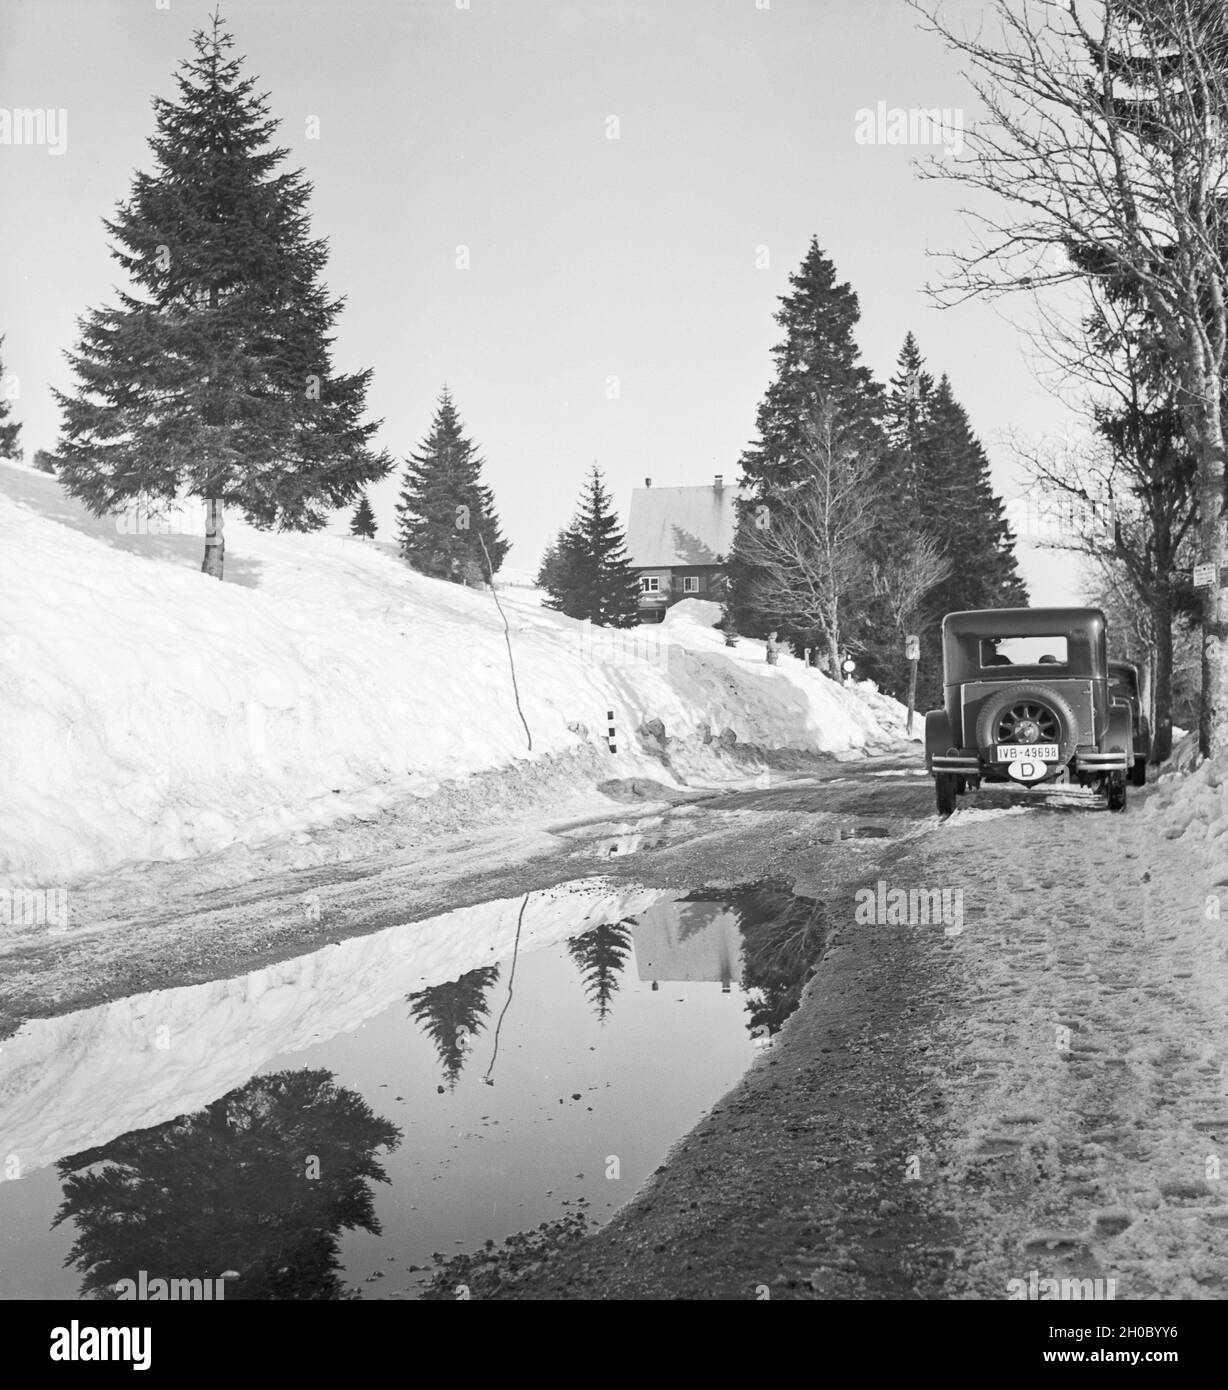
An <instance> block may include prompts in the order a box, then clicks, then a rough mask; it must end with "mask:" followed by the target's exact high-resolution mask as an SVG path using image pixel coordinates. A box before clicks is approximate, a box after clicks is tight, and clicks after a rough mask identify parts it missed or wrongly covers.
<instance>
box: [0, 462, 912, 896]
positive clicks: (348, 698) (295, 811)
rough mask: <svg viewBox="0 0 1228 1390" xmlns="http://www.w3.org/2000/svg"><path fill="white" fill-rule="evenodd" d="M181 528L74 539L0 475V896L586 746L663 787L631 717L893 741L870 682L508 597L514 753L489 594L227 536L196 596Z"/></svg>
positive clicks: (813, 738) (673, 619)
mask: <svg viewBox="0 0 1228 1390" xmlns="http://www.w3.org/2000/svg"><path fill="white" fill-rule="evenodd" d="M188 523H189V524H185V522H184V519H183V518H178V519H175V520H174V521H173V523H172V524H171V525H170V527H169V528H167V527H161V528H159V527H157V526H154V527H152V528H151V527H149V526H145V525H142V526H133V525H132V524H131V523H130V522H125V521H122V520H117V518H114V517H107V518H101V519H97V518H93V517H91V516H89V514H88V513H87V512H86V511H85V510H84V509H83V508H82V507H81V506H80V505H79V504H78V503H76V502H75V501H74V500H73V499H71V498H69V497H67V496H66V495H65V494H64V493H63V491H62V489H61V488H60V486H59V484H58V482H57V481H56V480H55V479H54V478H53V477H50V476H49V475H46V474H42V473H38V472H35V471H34V470H31V469H26V468H23V467H20V466H16V465H4V464H0V593H2V594H3V596H4V599H3V605H2V608H0V740H2V756H3V762H4V769H5V783H6V788H5V796H4V798H3V802H2V804H0V882H3V883H5V884H8V885H13V886H16V885H30V884H46V883H48V882H52V883H54V882H57V881H59V882H63V881H64V880H66V879H71V878H73V877H75V876H79V875H82V874H88V873H96V872H99V871H102V870H105V869H108V868H111V867H113V866H115V865H117V864H119V863H121V862H125V861H134V860H138V861H148V860H186V859H190V858H192V857H195V856H199V855H202V854H208V853H213V852H215V851H217V850H220V849H223V848H225V847H227V846H231V845H236V844H243V845H256V844H262V843H265V842H268V841H270V840H272V839H274V838H275V837H279V836H287V835H300V836H301V835H304V834H306V833H307V832H309V831H310V829H311V828H312V827H315V826H322V825H328V824H332V823H335V822H337V821H339V820H341V819H343V818H345V817H350V816H369V815H371V814H373V813H375V812H377V811H379V810H381V809H384V808H387V807H389V806H392V805H394V804H395V803H397V802H398V801H403V800H404V799H405V798H406V797H407V796H411V795H419V796H427V795H430V794H431V793H432V792H433V791H435V790H436V789H437V788H438V787H439V785H440V783H441V781H443V780H444V779H457V778H463V777H465V776H466V775H468V774H471V773H474V772H477V771H479V770H489V769H500V768H507V767H510V766H512V765H514V764H515V763H516V762H517V761H519V760H522V759H525V758H528V757H532V758H535V759H536V758H541V757H543V756H549V755H559V754H567V753H573V752H575V751H576V750H577V749H578V748H580V747H581V746H582V745H583V744H585V743H587V744H590V745H594V746H595V747H596V748H598V749H600V750H601V752H602V756H603V758H608V766H609V776H610V777H612V778H613V777H628V776H652V777H655V778H656V779H657V780H668V773H667V772H666V771H663V766H662V763H661V760H660V757H659V756H655V757H654V756H653V754H652V753H651V751H650V750H649V749H648V748H647V747H646V746H643V745H641V743H640V742H639V740H637V738H636V737H635V734H636V731H637V730H639V729H640V728H641V726H643V725H645V724H646V723H647V722H648V721H652V720H660V721H661V722H662V723H663V725H664V727H665V730H666V734H667V735H668V736H669V737H670V738H674V739H685V740H695V741H696V742H698V741H700V740H703V739H709V738H711V739H719V738H720V737H721V736H722V735H723V736H724V737H725V739H726V740H729V739H730V738H731V737H732V736H735V735H736V739H737V741H739V742H741V743H744V744H746V743H749V744H753V745H758V746H760V747H763V748H768V749H778V748H797V749H806V750H813V751H824V752H831V753H840V752H848V751H850V750H857V749H860V750H865V749H871V748H880V747H884V746H887V745H889V744H891V743H892V742H894V741H895V739H896V738H898V737H899V736H900V735H901V733H902V723H903V713H904V712H903V709H902V707H901V706H900V705H898V704H897V703H896V702H895V701H892V700H887V699H885V698H884V697H883V696H881V695H879V694H878V693H877V692H876V691H875V690H874V688H873V687H872V686H870V685H865V686H860V687H858V688H856V689H844V688H842V687H840V686H839V685H837V684H836V683H835V682H833V681H831V680H829V679H827V678H826V677H825V676H823V675H821V674H820V673H819V672H817V671H815V670H810V669H808V668H806V667H805V666H804V665H803V664H802V663H801V662H799V661H796V660H794V659H793V658H791V657H787V656H784V655H782V657H781V660H780V664H779V665H777V666H768V665H767V664H766V662H765V661H764V660H763V646H762V644H761V643H753V642H748V641H744V642H742V643H740V644H739V646H738V647H736V648H733V649H730V648H726V647H724V645H723V643H722V640H721V638H720V635H719V634H718V633H715V632H713V631H712V630H711V628H710V626H706V625H705V624H708V623H710V622H711V621H712V618H713V616H714V613H713V612H712V611H711V609H712V606H711V605H703V604H700V603H697V602H688V603H684V604H680V605H678V607H677V608H675V609H674V610H673V611H672V612H671V614H670V620H669V622H668V623H667V624H664V625H662V628H661V629H659V630H656V629H637V630H634V631H632V632H628V633H618V632H612V631H609V630H605V629H600V628H592V627H591V626H589V625H586V624H581V623H577V622H574V621H572V620H571V619H568V618H565V617H563V616H562V615H561V614H557V613H553V612H550V611H549V610H547V609H543V608H541V607H540V606H539V603H538V597H537V595H536V594H535V592H534V591H533V590H532V589H531V588H528V587H525V586H515V585H513V586H510V587H509V588H507V589H502V590H500V598H501V601H502V602H503V605H504V609H505V611H506V613H507V615H508V620H509V622H510V625H511V638H512V648H513V652H514V655H515V663H516V680H517V684H518V688H519V695H520V701H521V705H522V707H523V712H524V719H525V722H527V724H528V727H529V730H530V731H531V734H532V750H531V753H530V751H529V748H528V739H527V736H526V732H525V727H524V724H523V723H522V722H521V718H520V715H519V713H518V712H517V707H516V701H515V698H514V694H513V688H512V680H511V676H510V673H509V666H508V651H507V645H506V639H505V635H504V626H503V619H502V617H501V615H500V613H499V611H498V609H497V608H496V606H495V603H494V601H493V599H492V596H491V594H490V593H489V592H487V591H477V590H471V589H466V588H463V587H460V586H457V585H454V584H448V583H443V582H440V581H437V580H431V579H426V578H424V577H422V576H421V575H417V574H415V573H414V572H412V571H411V570H409V569H407V568H406V567H405V566H403V565H402V564H400V563H399V562H398V561H397V560H396V559H395V558H394V557H392V556H391V555H389V554H388V553H387V551H386V550H385V549H384V548H383V547H382V546H380V545H372V544H370V543H369V542H364V541H361V540H355V539H350V538H342V537H338V536H329V535H319V534H317V535H311V536H305V535H279V534H267V533H262V532H258V531H256V530H254V529H252V528H250V527H247V526H245V525H243V524H241V523H239V522H237V521H228V522H227V526H226V578H227V581H228V582H226V583H224V584H219V583H217V582H216V581H215V580H211V579H207V578H206V577H205V576H203V575H202V574H201V573H200V569H199V567H200V556H201V540H200V534H199V532H200V526H199V524H191V518H189V519H188ZM159 531H161V532H163V533H159ZM610 711H613V716H614V718H613V723H614V728H615V733H616V739H617V744H616V746H617V750H618V751H617V753H616V754H614V755H609V754H607V753H606V752H605V749H606V730H607V726H608V722H609V721H608V718H607V716H608V714H609V712H610Z"/></svg>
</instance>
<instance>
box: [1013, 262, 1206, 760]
mask: <svg viewBox="0 0 1228 1390" xmlns="http://www.w3.org/2000/svg"><path fill="white" fill-rule="evenodd" d="M1089 290H1090V294H1091V300H1092V311H1091V313H1090V314H1088V315H1086V316H1085V317H1084V318H1083V319H1082V320H1081V321H1080V322H1079V324H1077V325H1072V324H1069V323H1066V322H1063V321H1061V320H1059V319H1057V318H1056V317H1053V316H1047V317H1046V320H1045V322H1046V333H1045V336H1044V339H1043V340H1040V341H1038V346H1039V348H1040V350H1041V351H1042V352H1043V353H1044V355H1045V356H1046V357H1047V358H1048V359H1049V360H1050V361H1051V362H1052V363H1054V364H1055V365H1056V366H1058V367H1059V368H1061V369H1062V370H1063V371H1064V372H1065V373H1067V374H1069V375H1071V376H1073V377H1075V378H1076V379H1077V380H1079V381H1081V382H1082V383H1083V384H1084V385H1085V386H1086V387H1088V388H1090V391H1089V392H1085V393H1084V395H1083V398H1082V399H1081V400H1080V401H1079V403H1078V406H1079V408H1080V409H1081V410H1083V412H1084V413H1085V414H1087V415H1088V416H1089V417H1090V418H1091V421H1092V422H1093V427H1094V433H1093V435H1092V436H1091V438H1090V440H1089V441H1088V442H1087V443H1086V444H1083V443H1080V444H1079V445H1077V446H1073V447H1071V446H1067V447H1065V448H1061V449H1057V450H1054V449H1036V448H1029V447H1026V446H1022V445H1020V444H1018V443H1017V444H1016V453H1017V454H1018V455H1019V457H1020V458H1021V460H1022V461H1023V463H1024V465H1025V467H1026V468H1027V470H1028V472H1029V473H1030V474H1031V475H1032V478H1033V480H1034V481H1035V482H1036V483H1037V484H1038V485H1039V486H1040V488H1041V489H1042V490H1044V491H1045V492H1047V493H1049V494H1065V495H1066V497H1068V498H1070V499H1073V500H1074V501H1076V502H1077V503H1079V504H1081V511H1082V514H1083V517H1084V518H1085V519H1087V520H1094V521H1096V522H1098V523H1099V524H1091V525H1082V526H1079V525H1076V526H1072V527H1069V528H1064V529H1063V534H1062V535H1060V536H1058V537H1045V536H1043V535H1042V536H1041V537H1040V538H1039V539H1040V542H1041V544H1049V545H1053V546H1055V547H1058V548H1064V549H1072V550H1076V551H1078V552H1080V553H1082V554H1083V555H1085V556H1087V557H1088V558H1089V559H1090V560H1091V562H1092V565H1093V567H1094V571H1095V572H1096V574H1097V578H1096V580H1095V581H1094V587H1096V588H1097V589H1098V590H1099V589H1102V588H1103V587H1104V585H1105V583H1106V582H1107V581H1106V580H1105V579H1104V577H1103V576H1104V574H1105V573H1109V572H1111V574H1112V579H1113V585H1114V586H1116V585H1119V584H1123V583H1124V584H1125V585H1127V586H1128V589H1129V591H1130V593H1129V597H1128V598H1126V597H1125V596H1124V595H1123V602H1122V603H1121V605H1120V610H1119V611H1125V609H1126V608H1127V607H1129V606H1130V605H1131V604H1132V605H1133V607H1134V608H1135V609H1141V610H1143V611H1145V613H1146V623H1145V627H1146V629H1147V630H1148V631H1150V632H1151V634H1152V638H1153V644H1152V650H1151V653H1150V654H1149V658H1148V659H1149V661H1151V660H1152V659H1153V660H1154V677H1155V679H1154V694H1155V736H1154V738H1153V740H1152V758H1153V760H1154V761H1155V762H1162V761H1163V760H1164V759H1165V758H1167V757H1168V755H1169V752H1170V751H1171V749H1172V698H1173V696H1172V691H1173V651H1174V648H1173V624H1174V622H1175V620H1176V618H1177V615H1178V613H1181V612H1184V613H1186V614H1187V615H1188V614H1190V613H1191V612H1192V609H1191V606H1190V605H1191V595H1190V585H1189V579H1188V576H1185V575H1182V574H1181V573H1180V569H1181V566H1182V562H1184V564H1185V565H1186V566H1187V567H1188V564H1189V561H1190V552H1191V543H1192V541H1193V538H1194V528H1195V523H1196V518H1197V513H1198V498H1197V495H1196V493H1195V491H1194V487H1193V483H1194V477H1193V473H1194V466H1193V460H1192V458H1191V457H1190V453H1189V449H1188V447H1187V445H1186V442H1185V440H1184V438H1183V437H1182V430H1181V426H1180V424H1179V422H1178V420H1177V418H1176V416H1177V410H1176V402H1175V392H1174V389H1173V384H1172V381H1171V377H1170V374H1169V372H1168V371H1167V370H1166V368H1167V363H1166V362H1162V361H1158V360H1157V359H1158V354H1157V351H1156V348H1157V344H1156V343H1155V342H1154V339H1153V337H1152V336H1151V335H1150V334H1149V333H1148V331H1147V325H1146V323H1145V322H1143V321H1142V319H1143V316H1142V315H1140V314H1139V312H1138V311H1137V309H1136V308H1134V307H1132V306H1131V304H1130V303H1129V302H1128V300H1126V301H1123V299H1122V298H1121V297H1120V296H1114V295H1111V294H1106V293H1102V292H1101V287H1099V286H1097V285H1096V284H1095V283H1093V284H1092V285H1090V286H1089ZM1140 630H1142V629H1141V628H1138V627H1136V628H1135V631H1140Z"/></svg>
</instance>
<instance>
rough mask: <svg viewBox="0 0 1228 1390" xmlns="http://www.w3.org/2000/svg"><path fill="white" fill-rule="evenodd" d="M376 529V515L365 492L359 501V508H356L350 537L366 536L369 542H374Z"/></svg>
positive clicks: (351, 522)
mask: <svg viewBox="0 0 1228 1390" xmlns="http://www.w3.org/2000/svg"><path fill="white" fill-rule="evenodd" d="M376 529H377V528H376V524H375V513H374V512H373V511H372V510H371V499H370V498H369V497H368V496H367V494H366V493H365V492H364V493H363V495H362V496H361V497H360V498H359V499H358V506H356V507H355V508H354V515H353V516H352V517H351V518H350V535H352V536H365V537H366V538H367V539H368V540H372V541H373V540H374V539H375V532H376Z"/></svg>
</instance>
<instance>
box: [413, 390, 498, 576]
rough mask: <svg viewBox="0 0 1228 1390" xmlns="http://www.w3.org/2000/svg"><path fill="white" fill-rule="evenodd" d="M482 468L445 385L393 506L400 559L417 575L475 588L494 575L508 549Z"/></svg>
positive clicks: (481, 462) (492, 496) (480, 460)
mask: <svg viewBox="0 0 1228 1390" xmlns="http://www.w3.org/2000/svg"><path fill="white" fill-rule="evenodd" d="M482 467H483V460H482V459H481V458H480V457H479V455H478V453H477V450H476V448H475V447H474V445H473V443H472V442H471V441H470V440H469V439H468V438H466V436H465V432H464V427H463V425H462V424H461V419H460V416H459V415H458V413H457V410H456V406H455V404H454V402H453V400H452V396H451V393H450V392H449V391H448V388H447V387H446V386H445V387H444V388H443V390H442V391H441V392H440V394H439V405H438V407H437V409H436V411H435V418H434V420H433V421H432V422H431V429H430V433H429V434H428V435H427V436H426V438H425V439H424V440H423V441H422V444H421V445H420V446H419V450H418V452H417V453H416V454H411V455H410V457H409V460H408V464H407V466H406V469H405V480H404V484H403V486H402V488H401V499H400V501H399V502H398V503H397V517H398V523H397V525H398V531H399V538H400V547H401V556H402V558H403V559H404V560H405V561H406V562H407V563H408V564H410V565H412V566H413V568H414V569H416V570H418V571H419V572H420V573H422V574H429V575H431V576H432V577H433V578H435V579H450V580H452V581H454V582H455V583H457V584H476V583H481V582H483V581H484V580H485V581H487V582H489V580H490V579H491V578H492V577H493V575H495V574H497V573H498V572H499V566H500V565H501V564H502V563H503V557H504V556H505V555H506V554H507V552H508V549H509V545H508V542H507V541H505V540H504V539H503V535H502V533H501V531H500V529H499V518H498V515H497V514H496V512H495V499H494V494H493V493H492V492H491V490H490V489H489V488H488V487H484V486H483V484H482ZM483 542H485V547H486V549H485V551H484V550H483V548H482V546H483ZM487 552H489V555H490V564H489V566H488V565H487V561H486V553H487Z"/></svg>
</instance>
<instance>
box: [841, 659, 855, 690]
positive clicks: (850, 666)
mask: <svg viewBox="0 0 1228 1390" xmlns="http://www.w3.org/2000/svg"><path fill="white" fill-rule="evenodd" d="M840 669H841V670H842V671H843V672H844V683H845V685H852V683H853V672H854V671H855V670H856V669H857V663H856V662H855V661H854V660H853V658H852V657H851V656H846V657H845V658H844V661H843V662H842V663H841V666H840Z"/></svg>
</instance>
